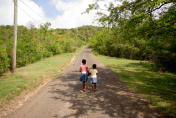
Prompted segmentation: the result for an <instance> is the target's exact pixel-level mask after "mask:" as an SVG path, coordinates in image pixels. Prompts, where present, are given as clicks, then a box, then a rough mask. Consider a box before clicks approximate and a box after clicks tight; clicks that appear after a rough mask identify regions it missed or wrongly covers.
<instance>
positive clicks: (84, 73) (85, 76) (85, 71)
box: [80, 59, 98, 92]
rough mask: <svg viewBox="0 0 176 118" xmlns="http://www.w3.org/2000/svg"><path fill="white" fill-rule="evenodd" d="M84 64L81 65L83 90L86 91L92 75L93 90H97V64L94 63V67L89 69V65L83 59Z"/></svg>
mask: <svg viewBox="0 0 176 118" xmlns="http://www.w3.org/2000/svg"><path fill="white" fill-rule="evenodd" d="M82 63H83V65H81V66H80V72H81V76H80V81H82V85H83V91H84V92H86V87H87V81H88V76H89V75H91V80H90V82H91V83H92V91H95V90H96V83H97V74H98V71H97V69H96V64H93V65H92V69H91V70H90V71H88V66H87V65H86V60H85V59H83V60H82Z"/></svg>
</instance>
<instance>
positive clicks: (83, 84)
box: [82, 81, 85, 89]
mask: <svg viewBox="0 0 176 118" xmlns="http://www.w3.org/2000/svg"><path fill="white" fill-rule="evenodd" d="M82 86H83V89H84V86H85V82H84V81H83V82H82Z"/></svg>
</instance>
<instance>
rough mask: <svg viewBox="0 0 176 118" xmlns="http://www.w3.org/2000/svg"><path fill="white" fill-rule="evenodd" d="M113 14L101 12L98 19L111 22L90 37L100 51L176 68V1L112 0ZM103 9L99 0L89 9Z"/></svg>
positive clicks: (161, 68) (160, 67)
mask: <svg viewBox="0 0 176 118" xmlns="http://www.w3.org/2000/svg"><path fill="white" fill-rule="evenodd" d="M107 6H108V9H107V10H108V11H109V14H108V15H107V14H103V13H101V12H97V14H98V15H99V16H100V18H99V19H98V21H99V22H100V23H101V24H103V25H104V26H108V27H109V28H108V29H105V30H104V31H102V32H101V33H96V34H95V35H93V36H92V37H91V38H90V40H89V45H90V47H91V48H92V49H93V50H94V51H96V52H98V53H99V54H104V55H109V56H115V57H120V58H130V59H137V60H149V61H152V62H154V64H153V68H154V69H155V70H157V71H170V72H176V66H175V65H176V1H174V0H155V1H149V0H145V1H144V0H141V1H139V0H133V1H126V0H122V4H121V5H116V4H115V3H109V5H107ZM92 9H95V10H100V9H99V5H98V0H97V2H96V3H95V4H91V5H89V8H88V9H86V12H87V13H89V12H90V10H92Z"/></svg>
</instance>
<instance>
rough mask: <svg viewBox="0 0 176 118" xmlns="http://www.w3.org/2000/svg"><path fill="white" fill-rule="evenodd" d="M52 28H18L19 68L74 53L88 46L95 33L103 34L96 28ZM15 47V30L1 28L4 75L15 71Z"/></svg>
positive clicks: (0, 56)
mask: <svg viewBox="0 0 176 118" xmlns="http://www.w3.org/2000/svg"><path fill="white" fill-rule="evenodd" d="M49 26H50V23H46V24H44V25H41V26H40V28H38V29H37V28H35V27H34V26H33V25H31V26H30V28H27V27H24V26H18V28H17V29H18V33H17V36H18V38H17V55H16V57H17V62H16V63H17V67H22V66H25V65H27V64H31V63H34V62H36V61H38V60H40V59H43V58H46V57H50V56H53V55H57V54H61V53H70V52H74V51H75V50H76V46H77V47H80V46H81V45H85V44H86V43H87V41H88V38H89V37H90V36H91V35H92V34H93V33H94V32H95V31H93V30H97V31H98V30H101V28H98V27H93V26H84V27H79V28H78V29H77V28H73V29H49ZM92 29H93V30H92ZM77 32H78V35H77ZM77 37H78V38H77ZM76 39H77V40H76ZM12 45H13V26H9V25H7V26H0V75H1V74H3V73H4V72H6V70H7V69H11V60H12Z"/></svg>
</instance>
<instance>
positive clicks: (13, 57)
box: [12, 0, 17, 73]
mask: <svg viewBox="0 0 176 118" xmlns="http://www.w3.org/2000/svg"><path fill="white" fill-rule="evenodd" d="M16 47H17V0H14V31H13V49H12V73H15V69H16Z"/></svg>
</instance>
